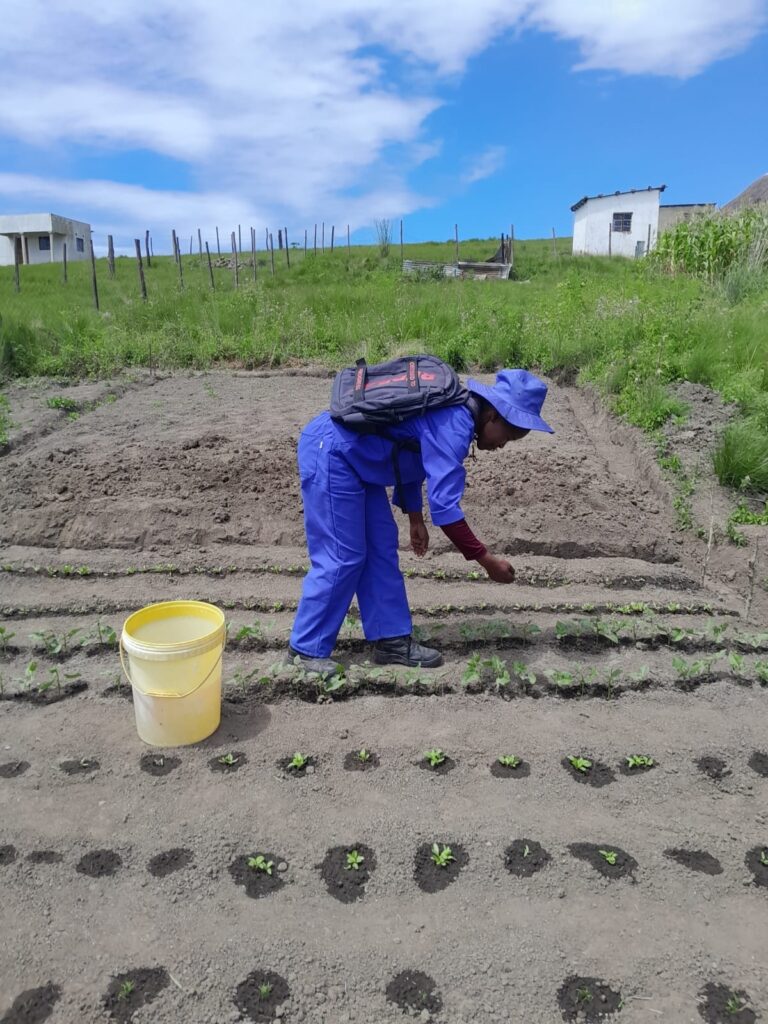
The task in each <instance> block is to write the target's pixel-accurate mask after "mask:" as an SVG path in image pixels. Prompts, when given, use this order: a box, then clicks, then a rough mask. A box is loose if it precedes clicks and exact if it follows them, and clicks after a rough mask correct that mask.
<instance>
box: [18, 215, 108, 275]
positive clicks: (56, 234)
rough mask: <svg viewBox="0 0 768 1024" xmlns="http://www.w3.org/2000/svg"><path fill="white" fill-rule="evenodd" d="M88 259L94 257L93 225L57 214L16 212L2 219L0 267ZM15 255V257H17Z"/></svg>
mask: <svg viewBox="0 0 768 1024" xmlns="http://www.w3.org/2000/svg"><path fill="white" fill-rule="evenodd" d="M65 243H66V246H67V260H85V259H88V258H89V257H90V254H91V226H90V224H84V223H83V222H82V221H79V220H70V219H69V218H68V217H58V216H57V215H56V214H55V213H13V214H9V215H7V216H0V266H8V265H9V264H11V265H12V264H13V263H14V262H16V259H18V262H19V263H61V262H62V261H63V259H64V244H65ZM14 253H15V256H14Z"/></svg>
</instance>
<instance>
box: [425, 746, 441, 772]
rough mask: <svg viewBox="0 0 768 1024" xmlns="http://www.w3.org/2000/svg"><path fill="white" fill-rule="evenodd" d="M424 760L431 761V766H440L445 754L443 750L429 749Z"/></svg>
mask: <svg viewBox="0 0 768 1024" xmlns="http://www.w3.org/2000/svg"><path fill="white" fill-rule="evenodd" d="M424 760H425V761H429V767H430V768H438V767H439V766H440V765H441V764H442V763H443V762H444V761H445V754H444V753H443V752H442V750H439V749H435V750H428V751H427V752H426V754H425V755H424Z"/></svg>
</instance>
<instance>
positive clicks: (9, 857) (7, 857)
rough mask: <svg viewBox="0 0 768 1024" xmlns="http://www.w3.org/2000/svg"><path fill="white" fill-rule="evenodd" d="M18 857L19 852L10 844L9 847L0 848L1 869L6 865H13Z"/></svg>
mask: <svg viewBox="0 0 768 1024" xmlns="http://www.w3.org/2000/svg"><path fill="white" fill-rule="evenodd" d="M18 855H19V854H18V850H17V849H16V847H15V846H11V845H10V843H9V844H8V845H7V846H0V868H3V867H5V866H6V864H13V862H14V861H15V860H16V858H17V857H18Z"/></svg>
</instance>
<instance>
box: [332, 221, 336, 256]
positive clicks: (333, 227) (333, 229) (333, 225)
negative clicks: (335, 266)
mask: <svg viewBox="0 0 768 1024" xmlns="http://www.w3.org/2000/svg"><path fill="white" fill-rule="evenodd" d="M335 234H336V225H335V224H332V225H331V252H333V238H334V235H335Z"/></svg>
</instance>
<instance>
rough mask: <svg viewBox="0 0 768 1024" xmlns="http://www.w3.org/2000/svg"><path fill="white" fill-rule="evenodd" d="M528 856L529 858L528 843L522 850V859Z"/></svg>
mask: <svg viewBox="0 0 768 1024" xmlns="http://www.w3.org/2000/svg"><path fill="white" fill-rule="evenodd" d="M530 856H531V848H530V846H529V845H528V843H526V844H525V849H524V850H523V857H530Z"/></svg>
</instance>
